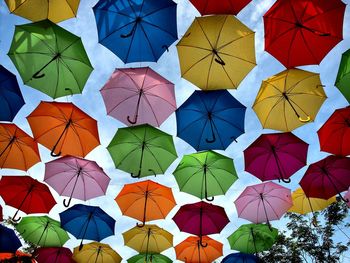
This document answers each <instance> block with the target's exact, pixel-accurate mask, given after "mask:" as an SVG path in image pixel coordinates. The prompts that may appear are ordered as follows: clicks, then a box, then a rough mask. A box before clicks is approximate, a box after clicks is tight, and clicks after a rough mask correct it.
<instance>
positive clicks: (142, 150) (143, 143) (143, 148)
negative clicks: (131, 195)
mask: <svg viewBox="0 0 350 263" xmlns="http://www.w3.org/2000/svg"><path fill="white" fill-rule="evenodd" d="M145 147H146V143H145V141H143V142H142V147H141V160H140V166H139V173H138V174H137V175H134V174H133V173H131V177H132V178H140V175H141V169H142V162H143V152H144V151H145Z"/></svg>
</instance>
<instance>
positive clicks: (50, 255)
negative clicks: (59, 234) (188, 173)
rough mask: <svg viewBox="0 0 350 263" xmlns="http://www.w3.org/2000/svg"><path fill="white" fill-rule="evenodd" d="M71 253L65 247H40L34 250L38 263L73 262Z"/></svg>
mask: <svg viewBox="0 0 350 263" xmlns="http://www.w3.org/2000/svg"><path fill="white" fill-rule="evenodd" d="M72 256H73V253H72V251H70V249H68V248H65V247H42V248H38V249H36V250H35V252H34V257H35V259H36V260H37V261H38V262H39V263H74V262H75V261H74V260H73V259H72Z"/></svg>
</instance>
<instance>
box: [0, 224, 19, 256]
mask: <svg viewBox="0 0 350 263" xmlns="http://www.w3.org/2000/svg"><path fill="white" fill-rule="evenodd" d="M21 246H22V244H21V241H19V239H18V237H17V236H16V234H15V231H13V230H12V229H10V228H7V227H5V226H3V225H0V252H1V253H4V252H7V253H15V252H16V251H17V249H18V248H19V247H21Z"/></svg>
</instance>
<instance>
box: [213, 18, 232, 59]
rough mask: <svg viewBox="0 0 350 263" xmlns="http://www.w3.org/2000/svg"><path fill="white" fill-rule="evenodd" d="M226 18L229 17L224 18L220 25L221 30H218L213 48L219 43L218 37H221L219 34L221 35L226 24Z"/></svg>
mask: <svg viewBox="0 0 350 263" xmlns="http://www.w3.org/2000/svg"><path fill="white" fill-rule="evenodd" d="M228 17H229V16H225V20H224V22H223V23H222V25H221V28H220V30H219V34H218V37H217V38H216V42H215V45H214V46H215V47H217V45H218V43H219V38H220V35H221V33H222V30H223V28H224V25H225V23H226V21H227V18H228ZM213 57H214V56H213Z"/></svg>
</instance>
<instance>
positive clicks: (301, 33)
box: [264, 0, 346, 68]
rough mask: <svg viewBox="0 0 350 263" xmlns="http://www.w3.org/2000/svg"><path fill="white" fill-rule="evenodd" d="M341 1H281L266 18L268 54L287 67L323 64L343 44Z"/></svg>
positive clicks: (268, 12)
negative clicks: (339, 44) (330, 53)
mask: <svg viewBox="0 0 350 263" xmlns="http://www.w3.org/2000/svg"><path fill="white" fill-rule="evenodd" d="M345 7H346V5H345V4H344V3H343V2H342V1H341V0H334V1H327V0H293V1H290V0H280V1H277V2H276V3H275V4H274V5H273V6H272V7H271V8H270V10H268V11H267V12H266V14H265V15H264V27H265V50H266V51H267V52H269V53H270V54H271V55H273V56H274V57H275V58H276V59H278V60H279V61H280V62H281V63H282V64H283V65H284V66H285V67H287V68H293V67H296V66H301V65H311V64H319V63H320V62H321V61H322V59H323V58H324V57H325V56H326V55H327V53H328V52H329V51H330V50H331V49H333V47H334V46H335V45H337V44H338V43H339V42H340V41H342V40H343V20H344V12H345Z"/></svg>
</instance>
